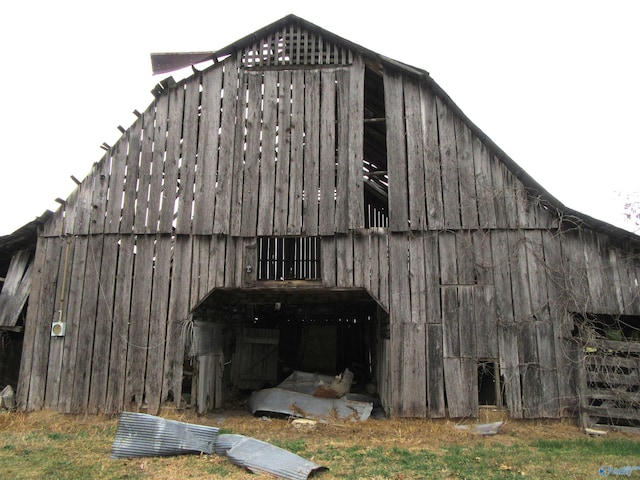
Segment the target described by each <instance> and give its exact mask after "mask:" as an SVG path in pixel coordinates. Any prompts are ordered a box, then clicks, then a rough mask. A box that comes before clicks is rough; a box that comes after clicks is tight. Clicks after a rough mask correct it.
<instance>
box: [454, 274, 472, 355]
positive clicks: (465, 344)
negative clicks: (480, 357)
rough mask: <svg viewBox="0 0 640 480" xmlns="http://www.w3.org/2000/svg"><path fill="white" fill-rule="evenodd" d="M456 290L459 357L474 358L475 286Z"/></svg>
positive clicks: (460, 287) (461, 287) (466, 286)
mask: <svg viewBox="0 0 640 480" xmlns="http://www.w3.org/2000/svg"><path fill="white" fill-rule="evenodd" d="M457 289H458V329H459V335H460V356H461V357H463V358H472V359H474V358H476V336H475V332H474V327H475V326H476V316H475V312H476V311H475V296H476V295H474V293H475V292H476V287H475V286H470V285H464V286H462V285H461V286H459V287H457Z"/></svg>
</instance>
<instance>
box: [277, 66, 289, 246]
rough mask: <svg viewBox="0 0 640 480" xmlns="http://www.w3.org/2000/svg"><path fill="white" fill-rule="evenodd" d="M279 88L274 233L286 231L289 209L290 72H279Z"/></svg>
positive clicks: (280, 233) (279, 233)
mask: <svg viewBox="0 0 640 480" xmlns="http://www.w3.org/2000/svg"><path fill="white" fill-rule="evenodd" d="M279 82H280V89H279V91H278V97H279V99H280V101H279V103H278V136H277V149H278V158H277V164H276V166H277V168H276V194H275V213H274V215H275V217H274V222H273V233H274V235H284V234H285V233H286V232H287V215H288V210H289V164H290V158H291V82H292V79H291V72H290V71H287V70H285V71H282V72H279Z"/></svg>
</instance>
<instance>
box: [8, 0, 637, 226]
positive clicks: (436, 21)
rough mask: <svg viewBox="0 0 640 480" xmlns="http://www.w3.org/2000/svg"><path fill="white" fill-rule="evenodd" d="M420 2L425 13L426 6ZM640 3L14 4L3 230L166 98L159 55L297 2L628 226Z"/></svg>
mask: <svg viewBox="0 0 640 480" xmlns="http://www.w3.org/2000/svg"><path fill="white" fill-rule="evenodd" d="M418 5H419V6H420V9H419V10H417V9H416V7H417V6H418ZM636 5H640V2H637V1H632V0H629V1H620V0H608V1H607V2H604V1H602V2H591V1H562V0H555V1H546V0H543V1H541V0H538V1H535V2H524V1H455V0H447V1H444V0H439V1H436V2H432V1H422V2H415V1H411V2H408V1H401V0H395V1H392V2H385V3H377V2H376V3H373V2H355V1H354V2H349V1H348V0H347V1H345V0H342V1H323V2H302V1H296V2H289V1H279V2H277V3H276V2H274V4H273V6H272V5H271V4H270V2H265V1H261V2H251V1H244V2H219V1H215V0H209V1H206V2H205V1H190V0H181V1H179V2H176V1H171V2H169V1H163V0H155V1H135V0H127V1H120V0H110V1H107V2H99V3H98V2H86V1H85V2H69V1H65V0H60V1H56V2H50V1H35V2H27V1H24V2H7V3H6V4H5V5H3V7H2V12H3V13H2V20H0V22H1V23H0V49H1V51H2V56H1V57H0V58H1V61H2V70H1V72H0V87H1V90H0V91H2V100H1V101H0V105H1V106H0V108H1V109H2V110H1V111H2V115H1V116H0V122H1V124H0V148H1V153H0V155H1V157H0V205H1V207H0V208H1V210H0V212H1V214H0V220H1V222H0V235H6V234H9V233H11V232H13V231H15V230H16V229H17V228H19V227H20V226H22V225H24V224H25V223H27V222H29V221H31V220H33V219H34V218H36V217H37V216H39V215H40V214H42V213H43V212H44V211H45V210H47V209H50V210H54V209H56V208H57V206H58V205H57V204H56V203H55V202H54V199H55V198H56V197H60V198H66V197H67V196H68V195H69V194H70V193H71V191H72V190H73V189H74V187H75V184H74V183H73V182H72V181H71V179H70V176H71V175H74V176H75V177H77V178H79V179H82V178H84V177H85V175H86V174H87V173H88V172H89V169H90V168H91V165H92V164H93V163H94V162H96V161H98V160H100V158H101V157H102V155H103V153H104V152H103V151H102V150H101V149H100V145H101V144H102V143H103V142H107V143H108V144H110V145H113V144H114V143H115V141H116V139H117V138H118V137H119V136H120V132H119V131H118V129H117V127H118V125H122V126H123V127H125V128H128V127H129V126H130V125H131V124H132V123H133V121H134V119H135V117H134V116H133V114H132V112H133V110H134V109H137V110H139V111H143V110H144V109H146V107H147V106H148V105H149V103H150V102H151V101H152V99H153V98H152V96H151V94H150V90H151V89H152V87H153V86H154V85H155V84H156V83H158V82H159V81H160V80H162V79H163V78H164V77H165V76H166V75H160V76H157V77H154V76H152V74H151V63H150V59H149V54H150V53H151V52H181V51H207V50H216V49H218V48H221V47H224V46H226V45H228V44H230V43H232V42H233V41H235V40H237V39H239V38H241V37H244V36H245V35H247V34H250V33H252V32H254V31H256V30H258V29H260V28H262V27H264V26H266V25H268V24H270V23H272V22H274V21H276V20H278V19H280V18H282V17H284V16H285V15H287V14H289V13H293V14H296V15H298V16H300V17H302V18H304V19H305V20H308V21H310V22H312V23H314V24H316V25H318V26H319V27H322V28H324V29H326V30H329V31H331V32H332V33H335V34H337V35H340V36H342V37H345V38H347V39H349V40H351V41H353V42H355V43H358V44H360V45H361V46H363V47H365V48H368V49H370V50H374V51H376V52H378V53H381V54H383V55H386V56H388V57H391V58H394V59H396V60H400V61H402V62H405V63H408V64H410V65H413V66H416V67H419V68H422V69H424V70H427V71H428V72H430V74H431V76H432V77H433V79H434V80H435V81H436V82H437V83H438V84H439V85H440V86H441V87H442V88H443V89H444V90H445V91H446V92H447V93H448V94H449V95H450V96H451V98H452V99H453V100H454V102H456V103H457V105H458V106H459V107H460V108H461V109H462V110H463V111H464V112H465V113H466V114H467V116H468V117H469V118H470V119H471V120H472V121H473V122H474V123H475V124H476V125H477V126H478V127H479V128H480V129H482V130H483V131H484V132H485V133H486V134H487V135H488V136H489V137H490V138H491V139H492V140H493V141H494V142H495V143H496V144H498V145H499V146H500V147H501V148H502V149H503V150H504V151H505V152H506V153H507V154H508V155H509V156H510V157H511V158H512V159H513V160H515V161H516V162H517V163H518V164H519V165H520V166H521V167H522V168H524V169H525V170H526V171H527V172H528V173H529V174H530V175H531V176H532V177H533V178H535V179H536V180H537V181H538V182H539V183H540V184H541V185H542V186H543V187H545V188H546V189H547V190H548V191H549V192H550V193H551V194H552V195H554V196H555V197H556V198H558V199H559V200H560V201H561V202H563V203H564V204H565V205H567V206H568V207H571V208H574V209H576V210H579V211H581V212H583V213H586V214H588V215H591V216H594V217H596V218H599V219H602V220H605V221H607V222H610V223H614V224H620V221H621V218H622V215H621V208H622V207H621V204H620V201H619V200H616V194H615V192H617V191H624V192H630V191H634V190H638V189H640V186H639V184H638V180H639V179H640V154H639V153H638V152H639V150H638V143H639V142H638V140H639V139H640V116H639V114H638V112H639V111H640V89H639V88H638V86H639V85H640V61H639V59H640V52H639V49H640V27H639V26H638V25H639V24H640V7H639V6H636Z"/></svg>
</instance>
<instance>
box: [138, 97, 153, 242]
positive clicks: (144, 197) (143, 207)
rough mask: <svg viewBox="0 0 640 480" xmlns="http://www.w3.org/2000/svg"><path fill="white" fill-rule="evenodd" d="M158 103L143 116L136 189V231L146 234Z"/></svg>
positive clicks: (151, 106) (150, 107)
mask: <svg viewBox="0 0 640 480" xmlns="http://www.w3.org/2000/svg"><path fill="white" fill-rule="evenodd" d="M155 109H156V102H153V103H152V104H151V105H149V108H147V109H146V110H145V111H144V113H143V114H142V141H141V142H142V143H141V146H140V159H139V167H138V185H137V188H136V207H135V208H136V210H135V212H136V216H135V219H134V231H135V232H136V233H144V232H145V230H146V225H147V207H148V206H149V185H150V184H151V160H152V158H153V121H154V117H155Z"/></svg>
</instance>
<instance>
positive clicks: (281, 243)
mask: <svg viewBox="0 0 640 480" xmlns="http://www.w3.org/2000/svg"><path fill="white" fill-rule="evenodd" d="M318 279H320V238H319V237H295V238H289V237H261V238H259V239H258V280H318Z"/></svg>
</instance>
